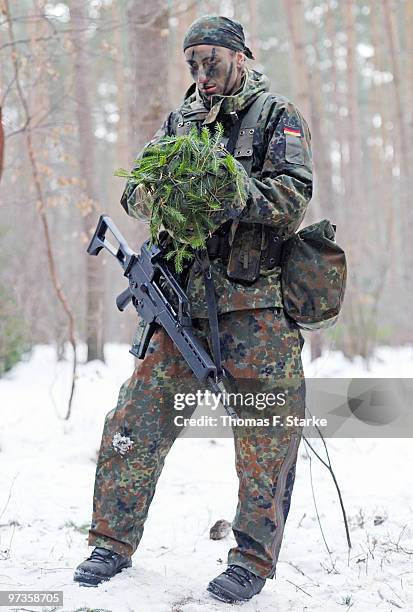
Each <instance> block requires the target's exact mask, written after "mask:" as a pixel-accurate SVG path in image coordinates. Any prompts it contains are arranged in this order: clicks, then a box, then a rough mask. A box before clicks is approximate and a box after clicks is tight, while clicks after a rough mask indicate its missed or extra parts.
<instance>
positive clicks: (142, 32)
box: [128, 0, 170, 150]
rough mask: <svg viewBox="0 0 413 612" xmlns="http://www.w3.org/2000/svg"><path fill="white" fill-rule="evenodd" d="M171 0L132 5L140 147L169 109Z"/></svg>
mask: <svg viewBox="0 0 413 612" xmlns="http://www.w3.org/2000/svg"><path fill="white" fill-rule="evenodd" d="M168 16H169V11H168V3H167V1H166V0H152V1H151V2H140V1H138V0H134V1H131V2H130V3H129V6H128V24H129V28H130V35H129V41H130V50H129V53H130V56H131V59H132V79H133V83H134V86H135V95H134V96H132V104H131V106H130V121H131V126H132V130H133V142H134V144H135V147H136V150H139V149H140V148H141V147H142V146H143V145H144V144H145V143H146V142H148V141H149V140H150V139H151V138H152V137H153V135H154V134H155V132H156V131H157V130H158V128H159V127H160V125H161V124H162V122H163V121H164V120H165V117H166V114H167V111H168V109H169V104H168V96H169V92H165V87H167V84H168V71H169V69H170V67H169V57H168V37H169V25H168Z"/></svg>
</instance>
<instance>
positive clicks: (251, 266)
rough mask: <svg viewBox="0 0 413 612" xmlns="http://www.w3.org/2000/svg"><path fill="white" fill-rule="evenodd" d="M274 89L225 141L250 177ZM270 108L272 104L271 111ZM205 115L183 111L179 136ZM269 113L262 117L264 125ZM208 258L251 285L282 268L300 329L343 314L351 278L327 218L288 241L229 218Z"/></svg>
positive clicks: (288, 306) (286, 300)
mask: <svg viewBox="0 0 413 612" xmlns="http://www.w3.org/2000/svg"><path fill="white" fill-rule="evenodd" d="M269 96H271V94H270V93H262V94H261V95H260V96H258V97H257V98H256V99H255V101H254V102H253V103H252V104H251V106H250V107H249V109H248V110H247V112H246V113H245V114H244V116H243V118H242V120H241V121H239V120H238V117H237V116H236V114H235V113H234V115H235V116H234V117H233V129H232V130H230V134H229V136H228V137H227V138H226V139H225V140H224V141H223V145H224V146H225V148H226V149H227V150H228V152H229V153H231V154H232V155H233V156H234V157H235V158H236V159H237V160H238V161H239V162H240V163H241V164H242V165H243V166H244V169H245V171H246V172H247V174H248V176H250V175H251V170H252V164H253V152H254V148H253V147H254V134H255V133H256V129H257V123H258V119H259V118H260V116H261V115H262V112H263V110H264V105H265V102H266V100H267V99H268V97H269ZM269 108H271V106H270V105H268V109H269ZM206 114H207V111H206V110H205V111H202V109H200V108H199V107H198V108H196V103H195V108H193V109H191V108H189V110H188V111H187V112H185V114H184V115H183V116H182V120H181V121H180V122H179V123H178V126H177V135H183V134H187V133H188V132H189V131H190V130H191V128H192V127H193V126H194V125H196V124H199V122H200V121H202V120H203V119H204V118H205V116H206ZM266 119H267V117H263V120H264V125H266V123H267V121H266ZM207 246H208V253H209V256H210V259H214V258H216V257H220V258H221V260H222V261H223V262H224V263H225V264H226V266H227V276H228V277H229V278H230V279H232V280H234V281H236V282H238V283H244V284H251V283H253V282H254V281H256V280H257V278H258V276H259V275H260V274H261V275H266V274H271V272H272V271H273V270H274V268H275V267H278V266H280V267H281V288H282V295H283V304H284V309H285V311H286V312H287V314H288V315H289V316H290V317H291V318H292V319H294V320H295V322H296V323H297V325H298V326H299V327H302V328H303V329H306V330H315V329H322V328H326V327H330V326H331V325H333V324H334V323H335V322H336V320H337V318H338V314H339V312H340V309H341V306H342V303H343V299H344V292H345V287H346V278H347V265H346V257H345V253H344V251H343V250H342V249H341V248H340V247H339V246H338V245H337V243H336V241H335V226H333V225H332V224H331V223H330V222H329V221H328V220H327V219H323V220H322V221H319V222H318V223H315V224H313V225H311V226H309V227H306V228H304V229H303V230H301V231H300V232H298V233H297V234H294V235H293V236H292V237H289V238H288V239H287V240H286V241H285V242H284V236H283V235H282V233H280V232H277V230H275V229H273V228H271V227H268V226H266V225H262V224H260V223H245V222H242V221H241V222H240V221H228V222H227V223H225V224H224V225H223V226H221V227H220V228H219V229H218V230H217V232H215V234H214V235H213V236H212V237H211V238H210V239H209V240H208V243H207Z"/></svg>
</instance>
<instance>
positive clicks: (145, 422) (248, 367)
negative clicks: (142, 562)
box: [89, 308, 305, 578]
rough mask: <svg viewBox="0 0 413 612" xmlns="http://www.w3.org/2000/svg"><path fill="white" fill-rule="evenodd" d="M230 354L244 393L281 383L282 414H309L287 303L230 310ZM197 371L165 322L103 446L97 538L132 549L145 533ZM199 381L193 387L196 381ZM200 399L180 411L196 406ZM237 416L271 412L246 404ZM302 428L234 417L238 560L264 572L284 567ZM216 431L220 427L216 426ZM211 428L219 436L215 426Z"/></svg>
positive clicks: (95, 541)
mask: <svg viewBox="0 0 413 612" xmlns="http://www.w3.org/2000/svg"><path fill="white" fill-rule="evenodd" d="M219 323H220V338H221V347H222V359H223V364H224V366H225V367H226V368H227V369H228V370H229V372H230V373H231V374H232V376H233V377H234V378H235V380H236V383H237V388H238V389H237V390H239V391H241V392H243V393H250V394H251V393H254V394H258V393H277V392H278V393H279V392H283V393H284V395H285V398H286V399H285V405H284V406H283V407H280V406H271V407H266V408H265V412H266V416H268V415H270V416H271V415H273V414H281V412H283V413H284V414H292V415H296V416H303V415H304V402H305V383H304V377H303V371H302V364H301V349H302V343H303V340H302V336H301V334H300V331H299V330H298V328H297V327H296V325H295V323H293V322H292V320H290V319H288V318H286V317H285V315H284V311H283V310H282V309H281V308H267V309H258V310H244V311H237V312H231V313H227V314H223V315H220V317H219ZM194 327H195V329H196V333H197V336H198V337H199V338H200V339H201V340H202V341H203V342H204V344H205V345H206V344H207V342H208V343H209V338H208V322H207V321H206V320H202V319H195V320H194ZM191 379H192V381H194V380H195V379H194V377H193V375H192V373H191V372H190V370H189V368H188V366H187V365H186V363H185V361H184V360H183V358H182V357H181V355H180V354H179V353H178V351H177V350H176V348H175V347H174V345H173V344H172V342H171V340H170V338H169V337H168V336H167V335H166V333H165V332H164V331H163V330H158V331H157V332H156V333H155V335H154V336H153V338H152V341H151V343H150V345H149V348H148V351H147V354H146V356H145V359H144V360H143V361H141V362H140V363H139V364H138V365H137V367H136V369H135V371H134V373H133V375H132V376H131V378H129V379H128V380H127V381H126V382H125V383H124V384H123V386H122V387H121V390H120V393H119V400H118V404H117V407H116V408H115V409H114V410H112V411H111V412H109V414H108V415H107V417H106V420H105V425H104V431H103V436H102V443H101V448H100V452H99V457H98V462H97V469H96V480H95V491H94V500H93V518H92V525H91V529H90V532H89V544H90V545H91V546H103V547H105V548H109V549H111V550H114V551H115V552H118V553H121V554H126V555H131V554H132V553H134V552H135V550H136V548H137V546H138V544H139V542H140V539H141V537H142V533H143V529H144V524H145V520H146V517H147V514H148V510H149V506H150V503H151V501H152V498H153V495H154V493H155V487H156V483H157V480H158V478H159V476H160V474H161V471H162V468H163V465H164V460H165V457H166V455H167V453H168V451H169V450H170V448H171V446H172V444H173V442H174V441H175V439H176V437H177V436H178V435H179V433H180V432H181V431H182V429H181V428H180V427H177V426H176V425H175V424H174V418H175V417H176V415H177V414H178V413H177V412H176V410H174V402H173V398H174V394H175V393H182V392H185V389H184V388H183V384H184V382H183V381H190V380H191ZM192 390H193V388H192ZM193 411H194V407H188V408H187V409H185V411H183V412H180V413H179V414H182V415H183V416H185V417H186V416H190V414H191V413H192V412H193ZM236 411H237V416H238V417H240V418H242V417H244V416H250V415H251V414H254V416H255V417H257V416H259V417H262V416H264V415H263V414H262V413H260V414H258V415H257V412H256V411H255V412H254V410H253V409H252V408H251V407H249V408H246V407H244V406H241V407H239V408H238V407H237V408H236ZM299 433H300V432H299V431H298V429H297V430H295V429H294V428H291V427H288V428H274V427H258V426H243V427H237V426H236V427H233V435H234V444H235V458H236V470H237V475H238V478H239V493H238V506H237V510H236V515H235V518H234V520H233V523H232V528H233V533H234V536H235V540H236V544H237V545H236V546H235V547H234V548H232V549H231V550H230V551H229V554H228V563H235V564H238V565H241V566H244V567H247V568H248V569H250V570H251V571H253V572H255V573H256V574H258V575H260V576H262V577H264V578H272V577H274V576H275V567H276V562H277V558H278V554H279V550H280V546H281V539H282V535H283V531H284V525H285V521H286V518H287V515H288V511H289V507H290V500H291V493H292V488H293V484H294V478H295V465H296V458H297V451H298V446H299V443H300V435H299ZM212 435H213V434H212ZM209 437H210V436H209Z"/></svg>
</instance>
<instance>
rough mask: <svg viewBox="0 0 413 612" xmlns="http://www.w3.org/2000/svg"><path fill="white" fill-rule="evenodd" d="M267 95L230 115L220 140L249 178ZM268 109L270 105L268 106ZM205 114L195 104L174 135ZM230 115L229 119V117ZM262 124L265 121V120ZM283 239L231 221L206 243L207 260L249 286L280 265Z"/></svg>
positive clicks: (273, 232) (267, 230) (256, 225)
mask: <svg viewBox="0 0 413 612" xmlns="http://www.w3.org/2000/svg"><path fill="white" fill-rule="evenodd" d="M271 95H272V94H270V93H269V92H266V93H261V94H260V95H259V96H258V97H257V98H256V99H255V100H254V102H253V103H252V104H251V105H250V106H249V108H248V110H247V111H246V112H245V113H244V115H243V117H242V119H238V116H237V114H236V113H230V115H229V117H230V120H232V123H233V126H232V128H230V130H229V134H228V135H227V136H226V137H225V138H224V139H223V140H222V145H223V146H224V147H225V148H226V149H227V151H228V152H229V153H231V154H232V155H233V156H234V157H235V159H237V161H239V162H240V163H241V164H242V165H243V167H244V169H245V171H246V172H247V174H248V176H251V170H252V164H253V153H254V135H255V133H256V130H257V123H258V119H259V118H260V116H261V115H262V112H263V110H264V105H265V102H266V100H267V99H268V98H269V97H270V96H271ZM269 108H270V106H269ZM207 114H208V111H207V110H206V109H203V108H201V107H200V106H198V105H197V103H196V102H195V103H194V104H193V105H192V108H191V107H189V108H188V109H187V110H185V112H184V113H182V117H181V121H179V122H178V124H177V127H176V135H177V136H182V135H185V134H188V133H189V132H190V130H191V129H192V128H193V127H194V126H198V125H199V124H200V122H202V121H203V120H204V119H205V117H206V115H207ZM231 115H232V116H231ZM263 119H264V124H265V123H266V121H265V120H266V118H265V117H264V118H263ZM281 244H282V236H281V235H280V234H279V233H278V232H277V231H276V230H274V229H272V228H270V227H268V226H266V225H262V224H261V223H244V222H242V221H241V222H240V221H230V222H228V223H225V224H224V225H223V226H222V227H221V228H219V229H218V230H217V232H215V234H214V235H213V236H212V237H211V238H210V239H209V240H208V242H207V247H208V253H209V256H210V259H215V258H216V257H219V258H220V259H221V260H222V261H223V262H224V263H225V264H226V266H227V276H228V277H229V278H230V279H231V280H234V281H236V282H240V283H244V284H251V283H253V282H254V281H256V280H257V278H258V276H259V274H260V273H261V274H268V273H270V272H271V270H272V269H273V268H275V267H276V266H278V265H280V261H281Z"/></svg>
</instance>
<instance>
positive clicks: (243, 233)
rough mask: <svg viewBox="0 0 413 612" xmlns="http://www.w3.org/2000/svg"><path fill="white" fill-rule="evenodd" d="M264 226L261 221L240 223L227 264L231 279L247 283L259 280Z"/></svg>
mask: <svg viewBox="0 0 413 612" xmlns="http://www.w3.org/2000/svg"><path fill="white" fill-rule="evenodd" d="M262 228H263V226H262V225H261V224H260V223H242V222H239V223H238V226H237V228H236V230H235V234H234V237H233V240H232V246H231V254H230V256H229V259H228V265H227V276H228V278H230V279H231V280H234V281H237V282H240V283H245V284H250V283H253V282H255V281H256V280H257V278H258V276H259V274H260V259H261V245H262V231H263V230H262Z"/></svg>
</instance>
